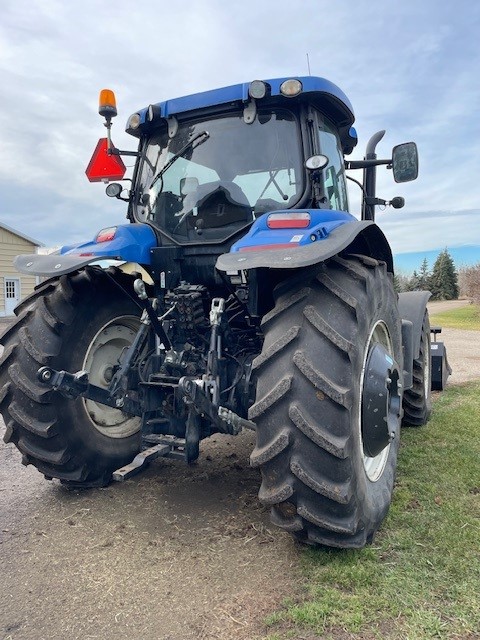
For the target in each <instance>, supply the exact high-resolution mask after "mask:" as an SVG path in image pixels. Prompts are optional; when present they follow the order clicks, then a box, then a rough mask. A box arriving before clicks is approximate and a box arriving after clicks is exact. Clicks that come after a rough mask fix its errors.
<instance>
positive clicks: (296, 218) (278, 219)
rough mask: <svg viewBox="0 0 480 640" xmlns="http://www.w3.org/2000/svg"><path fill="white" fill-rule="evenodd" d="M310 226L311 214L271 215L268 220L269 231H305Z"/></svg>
mask: <svg viewBox="0 0 480 640" xmlns="http://www.w3.org/2000/svg"><path fill="white" fill-rule="evenodd" d="M309 224H310V214H309V213H307V212H306V211H304V212H302V213H298V212H296V213H271V214H270V215H269V216H268V218H267V227H268V228H269V229H305V228H306V227H308V225H309Z"/></svg>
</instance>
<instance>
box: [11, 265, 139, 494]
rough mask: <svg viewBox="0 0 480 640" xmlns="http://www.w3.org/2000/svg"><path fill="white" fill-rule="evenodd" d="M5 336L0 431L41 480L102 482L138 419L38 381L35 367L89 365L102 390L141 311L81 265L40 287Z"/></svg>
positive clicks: (127, 455) (124, 456)
mask: <svg viewBox="0 0 480 640" xmlns="http://www.w3.org/2000/svg"><path fill="white" fill-rule="evenodd" d="M17 313H19V317H18V319H17V321H16V323H15V324H14V325H13V326H12V327H11V328H10V329H9V330H8V331H7V332H6V333H5V334H4V336H3V337H2V339H1V343H2V344H3V345H4V352H3V356H2V358H1V362H0V411H1V413H2V415H3V418H4V421H5V425H6V433H5V437H4V440H5V442H13V443H14V444H15V445H16V446H17V448H18V449H19V450H20V452H21V453H22V456H23V457H22V460H23V462H24V464H33V465H35V467H37V469H38V470H39V471H40V472H41V473H43V474H44V475H45V476H46V477H47V478H59V479H60V480H61V482H62V483H65V484H69V485H72V486H76V487H91V486H104V485H105V484H107V483H108V482H109V480H110V479H111V474H112V472H113V471H114V470H115V469H118V468H119V467H121V466H123V465H124V464H126V463H128V462H130V461H131V460H132V459H133V458H134V456H135V455H136V453H137V452H138V451H139V448H140V431H139V430H140V420H139V418H135V417H131V416H128V415H125V414H123V413H122V412H121V411H120V410H117V409H113V408H110V407H106V406H104V405H100V404H97V403H94V402H92V401H90V400H84V399H83V398H77V399H76V400H70V399H67V398H66V397H64V396H63V395H61V394H60V393H58V392H56V391H53V390H51V389H49V388H48V387H46V386H44V385H42V384H41V383H40V382H39V381H38V378H37V371H38V369H39V368H40V367H41V366H45V365H48V366H49V367H52V368H54V369H57V370H62V369H63V370H66V371H70V372H76V371H79V370H82V369H87V370H89V373H90V380H91V382H92V383H94V384H97V385H98V386H102V387H104V388H106V387H107V386H108V383H109V380H110V379H111V376H112V373H113V368H114V367H115V365H116V364H117V362H118V358H119V356H120V354H121V352H122V350H123V349H124V348H126V347H128V346H129V345H130V344H131V342H132V340H133V338H134V336H135V334H136V332H137V329H138V326H139V314H140V310H139V308H138V306H137V305H136V304H135V303H134V302H133V301H132V300H131V299H130V298H129V297H128V296H127V295H125V294H123V293H122V290H121V287H115V286H114V285H113V284H112V282H111V280H109V278H107V277H105V276H104V275H102V274H101V273H100V271H99V270H98V269H95V268H87V269H86V270H85V271H81V272H78V273H75V274H73V275H68V276H62V277H61V278H60V279H59V280H57V281H52V282H49V283H47V284H46V285H44V286H43V287H41V288H40V289H39V290H38V291H37V292H36V293H35V294H34V295H33V296H32V297H31V298H30V299H28V300H26V301H25V302H23V303H22V304H21V305H20V307H19V308H18V309H17Z"/></svg>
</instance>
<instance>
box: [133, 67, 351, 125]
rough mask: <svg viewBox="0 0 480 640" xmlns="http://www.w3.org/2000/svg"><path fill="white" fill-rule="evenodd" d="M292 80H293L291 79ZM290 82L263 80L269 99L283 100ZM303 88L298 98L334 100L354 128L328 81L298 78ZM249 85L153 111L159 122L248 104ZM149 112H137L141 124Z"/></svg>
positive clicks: (340, 95)
mask: <svg viewBox="0 0 480 640" xmlns="http://www.w3.org/2000/svg"><path fill="white" fill-rule="evenodd" d="M294 77H295V76H294ZM289 79H291V77H290V78H274V79H270V80H264V82H266V83H267V84H268V85H270V87H271V92H270V95H272V96H279V97H282V95H281V93H280V85H281V84H282V82H284V81H285V80H289ZM296 79H298V80H300V81H301V83H302V85H303V91H302V93H301V94H300V96H304V95H305V94H315V93H316V94H323V95H324V96H325V97H326V98H327V99H330V100H332V99H333V100H334V101H335V102H336V103H337V105H338V106H339V107H340V108H341V109H342V111H343V112H344V115H345V119H346V120H348V121H349V122H350V124H353V121H354V119H355V116H354V114H353V107H352V105H351V103H350V100H349V99H348V98H347V96H346V95H345V94H344V93H343V91H342V90H341V89H340V88H339V87H337V85H335V84H334V83H333V82H330V80H326V79H325V78H318V77H315V76H306V77H297V78H296ZM249 86H250V83H249V82H245V83H242V84H235V85H231V86H229V87H223V88H221V89H213V90H211V91H204V92H202V93H195V94H192V95H189V96H184V97H181V98H174V99H173V100H166V101H165V102H158V103H157V104H154V105H153V106H154V108H155V109H156V111H157V113H158V114H159V116H160V117H162V118H168V117H170V116H174V115H177V114H180V113H185V112H187V111H195V110H197V109H206V108H208V107H215V106H217V105H222V104H229V103H232V102H247V101H248V100H249V97H248V88H249ZM295 99H296V98H287V100H295ZM147 111H148V108H145V109H140V111H138V112H137V113H138V114H139V115H140V122H141V124H144V123H145V122H146V115H147ZM130 133H132V134H133V135H136V134H135V133H134V132H133V131H130Z"/></svg>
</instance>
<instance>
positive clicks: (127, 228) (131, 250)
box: [60, 223, 157, 264]
mask: <svg viewBox="0 0 480 640" xmlns="http://www.w3.org/2000/svg"><path fill="white" fill-rule="evenodd" d="M112 229H115V236H114V238H113V239H112V240H109V241H107V242H96V240H95V239H94V240H91V241H89V242H84V243H82V244H76V245H67V246H65V247H62V248H61V249H60V254H61V255H81V256H84V257H86V256H87V254H91V255H92V256H97V257H100V256H101V257H109V258H113V259H115V260H125V261H127V262H138V264H150V249H152V248H153V247H155V246H156V245H157V239H156V237H155V234H154V232H153V230H152V228H151V227H149V226H148V225H147V224H141V223H135V224H123V225H119V226H118V227H112ZM99 233H101V232H99ZM99 233H98V234H97V236H95V237H98V235H99Z"/></svg>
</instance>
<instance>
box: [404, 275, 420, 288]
mask: <svg viewBox="0 0 480 640" xmlns="http://www.w3.org/2000/svg"><path fill="white" fill-rule="evenodd" d="M419 280H420V279H419V276H418V273H417V272H416V271H414V272H413V273H412V277H411V278H410V280H409V281H408V284H407V288H406V291H418V289H420V286H419Z"/></svg>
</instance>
